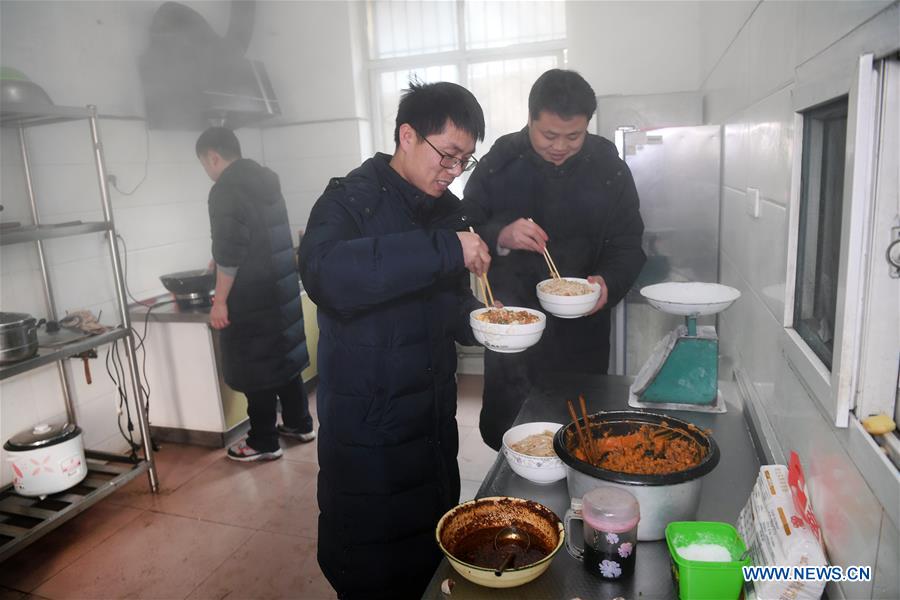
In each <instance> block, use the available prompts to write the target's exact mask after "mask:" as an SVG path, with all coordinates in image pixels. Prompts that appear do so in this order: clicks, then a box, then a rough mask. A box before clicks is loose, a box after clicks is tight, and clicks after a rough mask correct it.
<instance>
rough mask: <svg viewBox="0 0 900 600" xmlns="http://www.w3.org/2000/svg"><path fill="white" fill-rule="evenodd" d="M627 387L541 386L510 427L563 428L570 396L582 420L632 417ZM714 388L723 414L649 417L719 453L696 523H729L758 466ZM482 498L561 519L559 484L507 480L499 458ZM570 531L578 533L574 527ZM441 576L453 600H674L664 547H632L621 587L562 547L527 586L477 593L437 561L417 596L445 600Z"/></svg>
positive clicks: (741, 426) (613, 381)
mask: <svg viewBox="0 0 900 600" xmlns="http://www.w3.org/2000/svg"><path fill="white" fill-rule="evenodd" d="M631 381H632V378H631V377H621V376H576V377H570V378H566V379H565V380H563V379H558V380H552V381H549V382H547V384H546V385H544V386H542V389H540V390H538V389H535V390H532V392H531V394H530V395H529V396H528V398H527V399H526V401H525V404H524V406H523V407H522V410H521V411H520V413H519V416H518V417H517V419H516V423H517V424H518V423H528V422H531V421H551V422H556V423H568V422H569V421H570V420H571V419H570V417H569V414H568V409H567V408H566V399H571V400H575V399H577V397H578V394H584V397H585V399H586V400H587V408H588V412H589V413H594V412H597V411H600V410H635V409H632V408H629V406H628V386H629V385H631ZM719 386H720V390H721V392H722V394H723V395H724V397H725V401H726V404H727V406H728V412H727V413H724V414H709V413H699V412H686V411H651V412H659V413H665V414H668V415H671V416H674V417H677V418H680V419H683V420H686V421H690V422H692V423H694V424H696V425H697V426H699V427H702V428H709V429H711V430H712V436H713V438H714V439H715V441H716V443H717V444H718V445H719V450H720V451H721V460H720V461H719V464H718V466H716V468H715V469H713V471H712V472H711V473H710V474H709V475H707V476H706V477H704V478H703V488H702V491H701V499H700V506H699V508H698V511H697V519H698V520H704V521H725V522H729V523H734V522H735V521H736V520H737V516H738V513H739V512H740V510H741V508H743V506H744V504H745V503H746V502H747V499H748V498H749V496H750V490H751V489H752V487H753V484H754V482H755V481H756V476H757V473H758V472H759V461H758V459H757V456H756V451H755V450H754V448H753V444H752V442H751V438H750V432H749V429H748V427H747V422H746V421H745V420H744V415H743V412H742V409H741V405H740V403H739V401H738V399H737V390H736V387H735V386H734V385H733V384H731V383H730V382H720V383H719ZM486 496H514V497H518V498H527V499H530V500H534V501H536V502H540V503H541V504H543V505H545V506H547V507H548V508H550V509H551V510H553V512H555V513H556V514H557V516H559V517H560V519H562V518H563V516H564V515H565V513H566V510H567V509H568V508H569V503H570V499H569V494H568V491H567V488H566V480H565V479H563V480H562V481H558V482H556V483H552V484H549V485H537V484H534V483H531V482H530V481H528V480H526V479H523V478H521V477H519V476H518V475H516V474H515V473H513V471H512V469H510V467H509V465H508V464H507V462H506V459H505V458H504V457H503V454H502V453H499V454H498V455H497V460H496V461H495V462H494V464H493V466H492V467H491V469H490V471H489V472H488V474H487V476H485V479H484V481H483V482H482V484H481V487H480V488H479V490H478V494H477V497H478V498H483V497H486ZM577 527H579V528H580V524H579V525H577ZM579 532H580V529H579ZM574 537H575V540H576V541H577V543H579V544H580V543H581V540H580V535H578V534H576V536H574ZM448 577H450V578H452V579H453V580H454V581H455V582H456V586H455V587H454V588H453V594H452V596H451V597H452V599H453V600H466V599H469V598H485V597H490V598H492V599H494V598H497V599H504V598H509V599H510V600H512V599H516V600H518V599H522V598H541V599H545V598H556V599H560V600H568V599H570V598H575V597H579V598H582V599H584V600H587V599H588V598H598V599H602V600H611V599H612V598H616V597H622V598H627V599H629V600H638V599H645V598H646V599H650V598H654V599H655V598H675V597H676V592H675V586H674V584H673V582H672V575H671V568H670V559H669V551H668V548H667V547H666V542H665V540H662V541H657V542H638V546H637V561H636V565H635V572H634V575H633V576H632V577H631V578H629V579H627V580H625V581H622V582H615V583H611V582H606V581H603V580H600V579H599V578H595V577H594V576H592V575H590V574H589V573H588V572H587V571H585V570H584V568H583V567H582V565H581V563H580V562H579V561H576V560H575V559H573V558H572V557H571V556H569V553H568V552H566V549H565V547H563V548H561V549H560V551H559V552H558V553H557V555H556V556H555V557H554V559H553V562H552V563H551V565H550V568H549V569H548V570H547V571H546V572H545V573H544V574H543V575H541V576H540V577H538V578H537V579H536V580H534V581H532V582H531V583H528V584H526V585H523V586H520V587H515V588H509V589H488V588H484V587H480V586H477V585H475V584H474V583H471V582H469V581H468V580H466V579H464V578H463V577H462V576H461V575H459V574H458V573H457V572H456V571H454V570H453V568H452V567H451V566H450V564H449V563H448V562H447V560H446V559H444V560H442V561H441V564H440V566H439V567H438V569H437V571H436V572H435V574H434V577H432V579H431V582H430V583H429V585H428V588H427V589H426V591H425V594H424V596H423V597H424V598H428V599H432V598H433V599H442V600H443V599H444V598H446V596H444V595H443V594H442V593H441V591H440V585H441V582H442V581H443V580H444V579H446V578H448Z"/></svg>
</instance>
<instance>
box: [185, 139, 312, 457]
mask: <svg viewBox="0 0 900 600" xmlns="http://www.w3.org/2000/svg"><path fill="white" fill-rule="evenodd" d="M196 151H197V158H199V159H200V163H201V164H202V165H203V168H204V170H205V171H206V174H207V175H209V178H210V179H212V180H213V181H214V182H215V183H214V184H213V186H212V189H210V191H209V223H210V229H211V232H212V255H213V260H214V261H215V264H216V295H215V298H214V299H213V307H212V310H211V311H210V315H209V317H210V324H211V325H212V327H213V328H215V329H218V330H220V331H221V341H222V367H223V370H224V378H225V383H227V384H228V385H229V386H231V387H232V388H234V389H235V390H237V391H239V392H243V393H244V395H246V396H247V415H248V416H249V417H250V432H249V434H248V435H247V438H246V439H245V440H242V441H240V442H238V443H237V444H235V445H234V446H232V447H230V448H229V449H228V458H231V459H233V460H238V461H256V460H273V459H276V458H279V457H281V455H282V451H281V447H280V444H279V442H278V435H279V434H281V435H283V436H286V437H290V438H293V439H297V440H300V441H302V442H309V441H312V440H313V439H315V437H316V434H315V432H314V431H313V420H312V417H311V416H310V414H309V406H308V399H307V396H306V391H305V390H304V389H303V381H302V380H301V378H300V372H301V371H302V370H303V369H304V368H305V367H306V366H307V365H308V364H309V355H308V353H307V350H306V336H305V334H304V332H303V313H302V311H301V307H300V284H299V281H298V279H297V270H296V265H295V263H294V248H293V242H292V240H291V228H290V225H289V224H288V214H287V207H286V206H285V203H284V197H283V196H282V195H281V184H280V183H279V181H278V175H276V174H275V173H274V172H272V171H271V170H270V169H267V168H266V167H263V166H261V165H259V164H258V163H256V162H254V161H252V160H249V159H246V158H241V146H240V142H238V139H237V137H236V136H235V135H234V133H233V132H232V131H230V130H228V129H225V128H223V127H211V128H209V129H207V130H206V131H204V132H203V133H202V134H201V135H200V138H199V139H198V140H197V146H196ZM279 400H280V401H281V418H282V421H283V422H284V424H283V425H278V426H277V427H276V419H277V415H276V411H277V404H278V401H279Z"/></svg>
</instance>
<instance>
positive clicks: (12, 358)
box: [0, 312, 38, 365]
mask: <svg viewBox="0 0 900 600" xmlns="http://www.w3.org/2000/svg"><path fill="white" fill-rule="evenodd" d="M37 328H38V323H37V320H36V319H35V318H34V317H32V316H31V315H29V314H27V313H12V312H0V364H4V365H5V364H7V363H12V362H16V361H20V360H25V359H26V358H31V357H32V356H34V355H35V354H37V351H38V339H37Z"/></svg>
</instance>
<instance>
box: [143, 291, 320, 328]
mask: <svg viewBox="0 0 900 600" xmlns="http://www.w3.org/2000/svg"><path fill="white" fill-rule="evenodd" d="M304 293H305V290H304V289H303V282H302V281H301V282H300V295H301V296H302V295H303V294H304ZM143 302H145V303H152V304H151V307H150V308H149V310H150V320H151V321H154V322H157V323H208V322H209V310H210V308H211V307H209V306H201V307H194V308H181V307H180V306H178V304H176V303H175V298H174V296H173V295H172V294H169V293H165V294H160V295H159V296H155V297H153V298H148V299H146V300H144V301H143ZM147 310H148V307H147V306H146V305H142V304H137V303H135V304H129V305H128V314H129V315H131V320H132V321H133V323H132V325H134V326H135V327H137V326H139V325H140V326H141V327H143V323H144V319H145V318H146V315H147Z"/></svg>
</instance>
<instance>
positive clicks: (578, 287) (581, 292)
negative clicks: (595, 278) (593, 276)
mask: <svg viewBox="0 0 900 600" xmlns="http://www.w3.org/2000/svg"><path fill="white" fill-rule="evenodd" d="M537 297H538V301H539V302H540V303H541V307H542V308H543V309H544V310H546V311H547V312H548V313H550V314H551V315H553V316H554V317H559V318H561V319H577V318H578V317H583V316H584V315H586V314H588V313H589V312H590V311H591V309H592V308H594V306H595V305H596V304H597V299H598V298H600V284H599V283H590V282H588V280H587V279H582V278H581V277H560V278H558V279H545V280H544V281H542V282H540V283H539V284H537Z"/></svg>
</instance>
